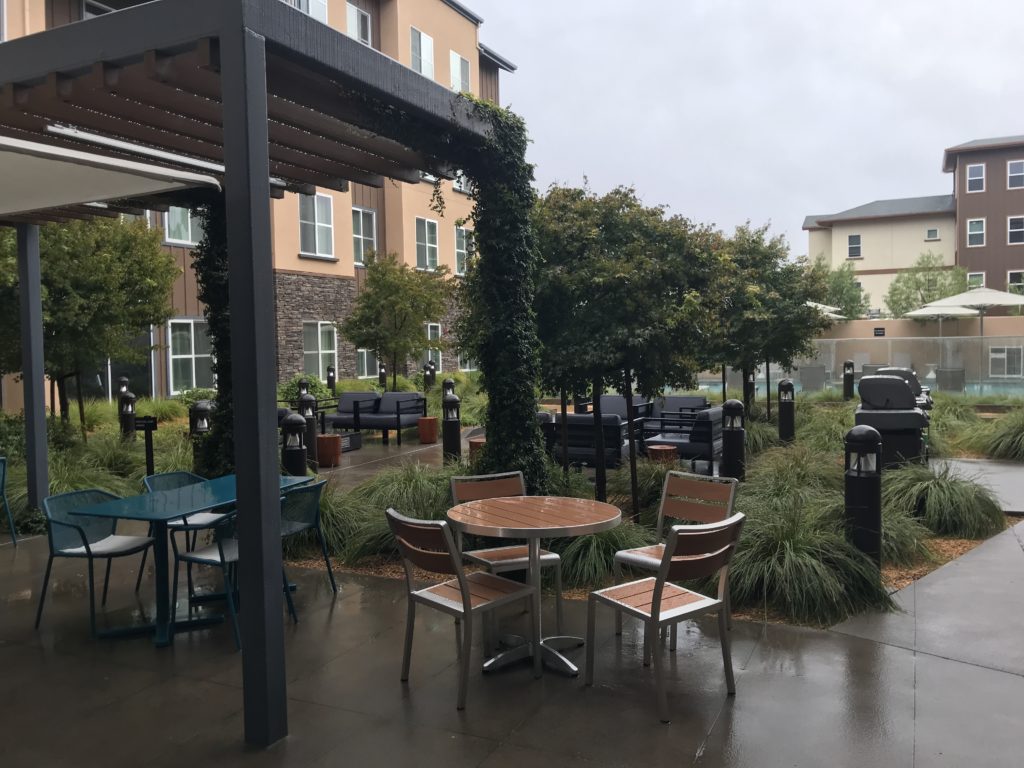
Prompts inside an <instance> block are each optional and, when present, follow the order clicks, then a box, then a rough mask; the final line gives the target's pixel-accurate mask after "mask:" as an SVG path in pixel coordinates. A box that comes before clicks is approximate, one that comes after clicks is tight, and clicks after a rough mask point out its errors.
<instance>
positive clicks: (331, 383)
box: [327, 365, 338, 395]
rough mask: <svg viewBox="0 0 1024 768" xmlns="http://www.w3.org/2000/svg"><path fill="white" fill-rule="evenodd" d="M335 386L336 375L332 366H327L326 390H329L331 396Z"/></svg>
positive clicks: (336, 382) (336, 381)
mask: <svg viewBox="0 0 1024 768" xmlns="http://www.w3.org/2000/svg"><path fill="white" fill-rule="evenodd" d="M337 386H338V377H337V373H336V371H335V370H334V366H333V365H328V366H327V388H328V389H329V390H331V394H332V395H333V394H334V393H335V390H336V389H337Z"/></svg>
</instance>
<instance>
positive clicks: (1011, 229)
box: [1006, 216, 1024, 245]
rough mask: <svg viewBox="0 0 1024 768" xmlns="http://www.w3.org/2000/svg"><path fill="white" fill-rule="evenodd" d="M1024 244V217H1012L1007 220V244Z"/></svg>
mask: <svg viewBox="0 0 1024 768" xmlns="http://www.w3.org/2000/svg"><path fill="white" fill-rule="evenodd" d="M1022 243H1024V216H1010V217H1009V218H1007V220H1006V244H1007V245H1020V244H1022Z"/></svg>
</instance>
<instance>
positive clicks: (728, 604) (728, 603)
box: [723, 589, 732, 631]
mask: <svg viewBox="0 0 1024 768" xmlns="http://www.w3.org/2000/svg"><path fill="white" fill-rule="evenodd" d="M724 602H725V605H724V606H723V608H724V610H725V625H726V626H727V627H728V628H729V630H730V631H731V630H732V598H731V597H729V590H728V589H726V590H725V601H724Z"/></svg>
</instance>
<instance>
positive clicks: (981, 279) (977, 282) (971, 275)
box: [967, 272, 985, 288]
mask: <svg viewBox="0 0 1024 768" xmlns="http://www.w3.org/2000/svg"><path fill="white" fill-rule="evenodd" d="M967 287H968V288H984V287H985V273H984V272H968V273H967Z"/></svg>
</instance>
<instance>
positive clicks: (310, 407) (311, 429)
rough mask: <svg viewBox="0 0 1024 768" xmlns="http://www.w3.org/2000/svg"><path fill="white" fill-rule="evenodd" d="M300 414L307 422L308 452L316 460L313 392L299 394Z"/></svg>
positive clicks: (314, 400) (314, 398)
mask: <svg viewBox="0 0 1024 768" xmlns="http://www.w3.org/2000/svg"><path fill="white" fill-rule="evenodd" d="M299 415H300V416H301V417H302V418H303V420H304V421H305V423H306V453H307V454H308V455H309V458H311V459H312V460H313V461H316V460H317V454H316V448H317V446H316V397H315V396H314V395H313V394H312V393H311V392H306V393H305V394H301V395H299Z"/></svg>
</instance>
